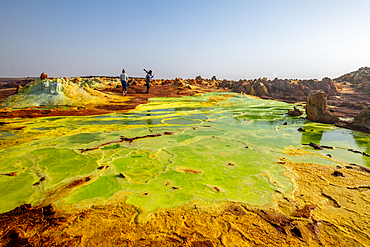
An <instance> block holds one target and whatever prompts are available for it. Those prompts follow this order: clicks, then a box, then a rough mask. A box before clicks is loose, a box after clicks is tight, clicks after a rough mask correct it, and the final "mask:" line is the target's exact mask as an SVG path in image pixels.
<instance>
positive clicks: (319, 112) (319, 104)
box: [306, 90, 339, 124]
mask: <svg viewBox="0 0 370 247" xmlns="http://www.w3.org/2000/svg"><path fill="white" fill-rule="evenodd" d="M306 114H307V119H308V120H311V121H314V122H319V123H328V124H333V123H337V122H339V118H338V117H337V116H335V115H333V114H331V113H330V112H329V111H328V106H327V97H326V94H325V92H324V91H323V90H312V91H311V92H310V93H309V95H308V97H307V105H306Z"/></svg>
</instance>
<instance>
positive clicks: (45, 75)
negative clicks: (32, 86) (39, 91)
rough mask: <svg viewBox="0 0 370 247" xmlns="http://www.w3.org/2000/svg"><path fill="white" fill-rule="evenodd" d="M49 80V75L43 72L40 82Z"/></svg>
mask: <svg viewBox="0 0 370 247" xmlns="http://www.w3.org/2000/svg"><path fill="white" fill-rule="evenodd" d="M47 78H48V75H47V74H46V73H44V72H42V73H41V75H40V80H45V79H47Z"/></svg>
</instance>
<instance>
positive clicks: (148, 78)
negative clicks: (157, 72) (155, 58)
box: [144, 69, 154, 93]
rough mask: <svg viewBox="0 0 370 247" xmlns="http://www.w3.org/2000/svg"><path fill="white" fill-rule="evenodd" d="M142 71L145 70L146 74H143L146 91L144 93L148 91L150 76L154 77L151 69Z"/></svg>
mask: <svg viewBox="0 0 370 247" xmlns="http://www.w3.org/2000/svg"><path fill="white" fill-rule="evenodd" d="M144 71H145V72H146V76H145V82H146V92H145V93H149V88H150V81H151V80H152V78H153V77H154V75H152V71H151V70H149V71H147V70H146V69H144Z"/></svg>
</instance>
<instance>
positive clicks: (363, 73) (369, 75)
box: [334, 67, 370, 84]
mask: <svg viewBox="0 0 370 247" xmlns="http://www.w3.org/2000/svg"><path fill="white" fill-rule="evenodd" d="M334 81H336V82H345V81H346V82H350V83H353V84H362V83H366V82H370V68H369V67H362V68H359V69H358V70H356V71H353V72H350V73H347V74H345V75H342V76H340V77H338V78H335V79H334Z"/></svg>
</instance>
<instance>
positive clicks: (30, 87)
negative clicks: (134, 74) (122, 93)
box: [0, 78, 118, 108]
mask: <svg viewBox="0 0 370 247" xmlns="http://www.w3.org/2000/svg"><path fill="white" fill-rule="evenodd" d="M106 83H107V81H106V80H105V79H104V78H103V79H101V78H91V79H87V78H86V79H78V80H76V78H75V79H67V78H56V79H44V80H41V79H37V80H35V81H33V82H31V83H29V84H27V85H26V86H25V87H23V88H20V89H19V91H18V93H17V94H14V95H11V96H9V97H8V98H7V99H6V100H5V101H4V102H3V103H2V104H1V105H0V106H1V107H2V108H5V107H6V108H27V107H35V106H57V105H65V106H86V105H99V104H103V103H108V100H109V99H111V98H112V97H113V96H108V95H106V94H104V93H101V92H99V91H97V90H94V89H99V88H102V87H104V86H106ZM114 83H116V84H118V82H114Z"/></svg>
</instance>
